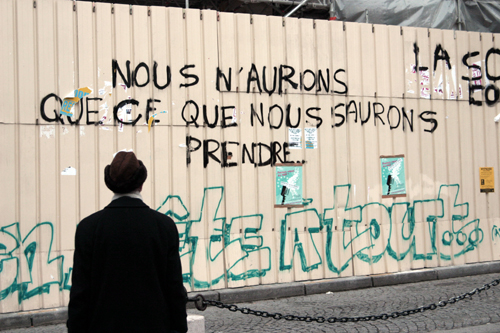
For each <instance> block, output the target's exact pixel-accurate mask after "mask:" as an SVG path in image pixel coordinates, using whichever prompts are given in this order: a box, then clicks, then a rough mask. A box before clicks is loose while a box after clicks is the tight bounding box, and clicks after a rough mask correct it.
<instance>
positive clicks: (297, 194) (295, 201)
mask: <svg viewBox="0 0 500 333" xmlns="http://www.w3.org/2000/svg"><path fill="white" fill-rule="evenodd" d="M275 168H276V200H275V207H290V206H303V202H302V164H286V165H278V164H276V167H275Z"/></svg>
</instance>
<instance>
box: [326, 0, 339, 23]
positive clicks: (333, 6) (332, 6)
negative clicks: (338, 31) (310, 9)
mask: <svg viewBox="0 0 500 333" xmlns="http://www.w3.org/2000/svg"><path fill="white" fill-rule="evenodd" d="M334 4H335V0H330V18H329V19H328V20H329V21H332V20H336V19H337V17H335V5H334Z"/></svg>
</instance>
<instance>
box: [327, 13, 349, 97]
mask: <svg viewBox="0 0 500 333" xmlns="http://www.w3.org/2000/svg"><path fill="white" fill-rule="evenodd" d="M328 24H329V26H330V31H331V43H332V46H331V54H332V63H333V66H332V72H333V73H332V75H333V82H332V84H333V92H334V94H340V95H346V94H347V93H348V88H347V74H346V67H347V62H346V61H347V60H346V59H347V54H346V47H347V46H346V42H345V38H346V35H345V33H344V24H343V23H342V22H336V21H329V23H328Z"/></svg>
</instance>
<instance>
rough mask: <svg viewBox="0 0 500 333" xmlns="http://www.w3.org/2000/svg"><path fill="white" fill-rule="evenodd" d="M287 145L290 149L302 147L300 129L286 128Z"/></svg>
mask: <svg viewBox="0 0 500 333" xmlns="http://www.w3.org/2000/svg"><path fill="white" fill-rule="evenodd" d="M288 147H290V149H302V129H300V128H289V129H288Z"/></svg>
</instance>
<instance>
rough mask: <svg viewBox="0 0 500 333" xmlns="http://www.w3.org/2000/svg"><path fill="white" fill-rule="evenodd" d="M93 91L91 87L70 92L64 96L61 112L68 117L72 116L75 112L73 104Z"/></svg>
mask: <svg viewBox="0 0 500 333" xmlns="http://www.w3.org/2000/svg"><path fill="white" fill-rule="evenodd" d="M91 93H92V89H90V88H89V87H85V88H80V89H77V90H74V91H73V92H72V93H70V94H69V95H68V96H66V97H65V98H64V100H63V105H62V107H61V111H60V112H59V113H60V114H62V115H65V116H68V117H72V116H73V112H72V111H71V110H72V109H73V106H74V105H75V104H76V103H78V102H79V101H80V99H82V98H84V97H85V96H87V95H89V94H91Z"/></svg>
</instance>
